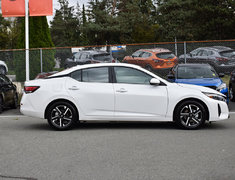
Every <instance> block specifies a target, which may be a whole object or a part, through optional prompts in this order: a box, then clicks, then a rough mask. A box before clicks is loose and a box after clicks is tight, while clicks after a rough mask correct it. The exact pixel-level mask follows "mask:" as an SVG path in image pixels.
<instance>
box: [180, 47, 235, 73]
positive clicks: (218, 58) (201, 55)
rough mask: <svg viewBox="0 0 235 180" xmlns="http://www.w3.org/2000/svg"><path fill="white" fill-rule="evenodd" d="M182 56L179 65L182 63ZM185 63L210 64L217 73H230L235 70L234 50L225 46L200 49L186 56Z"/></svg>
mask: <svg viewBox="0 0 235 180" xmlns="http://www.w3.org/2000/svg"><path fill="white" fill-rule="evenodd" d="M184 57H185V56H184V55H181V56H179V63H184V62H185V60H184ZM186 62H187V63H200V64H210V65H211V66H213V67H214V68H215V70H216V71H217V72H223V73H230V72H231V71H233V70H234V69H235V50H234V49H231V48H229V47H225V46H211V47H200V48H197V49H195V50H193V51H191V52H190V53H189V54H186Z"/></svg>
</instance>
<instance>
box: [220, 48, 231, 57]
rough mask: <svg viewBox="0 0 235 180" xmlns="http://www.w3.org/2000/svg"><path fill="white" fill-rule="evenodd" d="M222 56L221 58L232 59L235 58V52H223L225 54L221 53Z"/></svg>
mask: <svg viewBox="0 0 235 180" xmlns="http://www.w3.org/2000/svg"><path fill="white" fill-rule="evenodd" d="M220 55H221V56H224V57H228V58H232V57H234V58H235V51H234V50H231V51H223V52H220Z"/></svg>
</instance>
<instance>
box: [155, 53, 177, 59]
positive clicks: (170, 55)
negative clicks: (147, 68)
mask: <svg viewBox="0 0 235 180" xmlns="http://www.w3.org/2000/svg"><path fill="white" fill-rule="evenodd" d="M156 56H157V57H158V58H161V59H173V58H174V57H175V55H174V54H173V53H159V54H156Z"/></svg>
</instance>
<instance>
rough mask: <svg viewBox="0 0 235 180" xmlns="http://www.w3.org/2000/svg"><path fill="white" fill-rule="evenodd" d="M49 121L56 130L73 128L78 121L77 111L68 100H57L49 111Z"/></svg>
mask: <svg viewBox="0 0 235 180" xmlns="http://www.w3.org/2000/svg"><path fill="white" fill-rule="evenodd" d="M47 121H48V123H49V125H50V126H51V127H52V128H54V129H56V130H60V131H63V130H68V129H72V128H73V127H74V125H75V124H76V122H77V121H78V115H77V111H76V109H75V107H74V106H73V105H71V104H70V103H68V102H63V101H58V102H55V103H54V104H52V105H51V106H50V107H49V109H48V111H47Z"/></svg>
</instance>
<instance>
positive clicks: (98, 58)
mask: <svg viewBox="0 0 235 180" xmlns="http://www.w3.org/2000/svg"><path fill="white" fill-rule="evenodd" d="M115 62H118V61H117V60H115V59H114V58H113V57H112V55H110V53H108V52H106V51H101V50H86V51H79V52H77V53H73V56H72V57H71V58H67V59H66V60H65V63H64V66H65V68H70V67H73V66H76V65H82V64H94V63H115Z"/></svg>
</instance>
